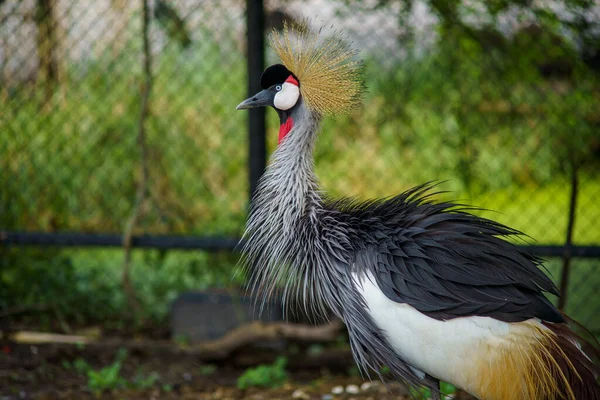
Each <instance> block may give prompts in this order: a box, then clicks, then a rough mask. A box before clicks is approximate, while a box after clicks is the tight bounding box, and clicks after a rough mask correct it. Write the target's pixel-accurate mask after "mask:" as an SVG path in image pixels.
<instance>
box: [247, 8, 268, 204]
mask: <svg viewBox="0 0 600 400" xmlns="http://www.w3.org/2000/svg"><path fill="white" fill-rule="evenodd" d="M264 28H265V18H264V7H263V0H246V29H247V44H248V45H247V51H248V58H247V59H248V61H247V62H248V64H247V68H248V96H252V95H253V94H255V93H257V92H258V91H260V89H261V87H260V76H261V74H262V72H263V70H264V67H265V60H264V58H265V57H264V53H265V40H264V32H265V29H264ZM248 133H249V139H250V140H249V154H248V167H249V170H250V171H249V172H250V188H249V189H250V193H249V195H250V199H252V196H253V194H254V191H255V190H256V187H257V185H258V180H259V179H260V177H261V176H262V174H263V172H264V170H265V166H266V164H267V156H266V147H267V146H266V135H265V109H264V108H254V109H251V110H250V115H249V119H248Z"/></svg>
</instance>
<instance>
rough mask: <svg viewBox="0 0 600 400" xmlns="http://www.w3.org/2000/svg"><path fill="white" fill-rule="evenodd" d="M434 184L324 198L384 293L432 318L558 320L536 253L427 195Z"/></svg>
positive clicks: (549, 285) (508, 233) (510, 232)
mask: <svg viewBox="0 0 600 400" xmlns="http://www.w3.org/2000/svg"><path fill="white" fill-rule="evenodd" d="M432 187H433V185H432V184H426V185H422V186H418V187H416V188H414V189H411V190H409V191H408V192H405V193H403V194H401V195H399V196H397V197H393V198H389V199H384V200H377V201H368V202H364V203H358V202H353V201H352V200H341V201H338V202H335V203H332V204H330V207H331V211H334V210H335V211H337V212H339V213H340V214H339V215H340V218H341V219H342V220H343V222H344V223H346V224H347V226H349V227H350V229H351V234H352V236H353V243H354V244H355V250H356V251H357V252H358V253H361V255H360V257H358V258H359V259H360V260H369V261H367V262H366V263H365V264H367V265H358V266H357V268H367V269H369V270H370V271H371V272H372V273H373V275H374V277H375V279H376V281H377V284H378V285H379V287H380V288H381V290H382V291H383V293H385V295H386V296H387V297H388V298H390V299H392V300H394V301H396V302H399V303H407V304H410V305H411V306H413V307H415V308H416V309H417V310H419V311H420V312H422V313H424V314H426V315H428V316H430V317H432V318H436V319H440V320H444V319H452V318H457V317H463V316H473V315H477V316H489V317H493V318H496V319H499V320H502V321H506V322H518V321H523V320H526V319H529V318H532V317H536V318H540V319H542V320H545V321H550V322H563V321H564V320H563V317H562V316H561V314H560V313H559V312H558V310H556V308H555V307H554V306H553V305H552V304H551V303H550V302H549V301H548V300H547V299H546V297H545V296H544V292H548V293H552V294H558V291H557V289H556V286H555V285H554V284H553V283H552V281H551V280H550V279H549V278H548V277H547V276H546V275H545V274H544V272H543V271H542V270H541V269H540V267H541V262H540V260H539V259H537V258H535V257H533V256H531V255H529V254H527V253H526V252H524V251H522V250H520V249H519V248H518V247H517V246H515V245H514V244H512V243H509V242H507V241H506V240H504V238H505V237H507V236H511V235H518V234H520V233H519V232H518V231H515V230H513V229H510V228H508V227H505V226H503V225H501V224H498V223H496V222H494V221H491V220H488V219H485V218H480V217H477V216H474V215H472V214H470V213H468V212H467V211H468V210H470V209H467V208H464V207H463V208H460V207H461V206H459V205H456V204H453V203H435V202H432V201H431V196H432V195H433V194H435V193H432V192H431V191H430V189H431V188H432Z"/></svg>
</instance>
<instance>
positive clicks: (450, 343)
mask: <svg viewBox="0 0 600 400" xmlns="http://www.w3.org/2000/svg"><path fill="white" fill-rule="evenodd" d="M354 282H355V285H356V288H357V290H358V291H359V292H360V293H361V295H362V296H363V298H364V300H365V302H366V304H367V308H368V312H369V314H370V315H371V318H373V320H374V322H375V324H377V326H378V327H379V328H380V329H381V330H382V331H383V333H384V335H385V336H386V338H387V340H388V341H389V343H390V345H391V346H392V347H393V348H394V350H395V351H396V352H397V353H398V354H399V355H400V356H401V357H402V358H403V359H404V360H405V361H406V362H408V363H409V364H411V365H412V366H413V367H414V368H417V369H419V370H421V371H424V372H426V373H428V374H429V375H431V376H434V377H436V378H438V379H441V380H445V381H448V382H452V383H454V384H455V385H457V386H459V387H462V388H464V389H466V390H469V389H473V385H474V384H475V382H474V379H473V378H474V375H476V374H477V371H471V369H472V368H470V367H471V366H472V365H473V360H477V359H480V358H481V359H493V358H494V356H495V355H496V353H497V352H498V351H499V349H501V348H505V347H509V345H510V343H511V341H512V340H513V339H514V336H515V335H517V334H518V331H520V327H519V325H520V324H510V323H507V322H502V321H498V320H495V319H493V318H489V317H461V318H454V319H451V320H446V321H440V320H437V319H434V318H431V317H428V316H426V315H424V314H422V313H420V312H419V311H417V310H416V309H415V308H413V307H411V306H410V305H408V304H401V303H396V302H394V301H392V300H390V299H389V298H387V296H386V295H385V294H384V293H383V292H382V291H381V290H380V289H379V287H378V286H377V284H376V282H375V279H374V278H373V277H372V276H370V275H360V276H359V275H357V274H354Z"/></svg>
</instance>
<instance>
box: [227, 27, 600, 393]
mask: <svg viewBox="0 0 600 400" xmlns="http://www.w3.org/2000/svg"><path fill="white" fill-rule="evenodd" d="M294 33H295V34H298V35H300V36H302V35H305V36H306V37H305V38H301V39H300V41H298V42H296V41H295V40H296V39H294V38H293V37H292V36H291V35H292V34H294ZM288 35H290V36H288ZM313 39H314V40H313ZM316 39H317V37H315V36H311V34H310V33H309V32H308V31H307V28H306V27H303V28H301V29H299V30H298V31H296V32H291V33H290V32H287V33H286V36H284V37H279V38H275V40H274V41H275V45H276V49H279V51H278V53H279V54H280V57H282V59H284V63H285V61H287V63H286V66H285V67H284V66H283V65H276V66H273V67H270V68H269V69H268V70H267V71H266V72H265V74H264V75H263V82H262V84H263V87H264V89H265V90H264V91H263V92H261V93H259V94H257V95H256V96H255V97H253V98H250V99H248V100H247V101H245V102H243V103H242V104H241V105H240V106H239V108H249V107H252V106H257V105H258V106H260V105H263V106H264V105H271V106H274V108H275V109H276V110H277V111H278V114H279V116H280V120H281V128H280V143H279V146H278V148H277V149H276V151H275V152H274V154H273V156H272V157H271V163H270V165H269V167H268V168H267V170H266V172H265V174H264V176H263V177H262V179H261V181H260V184H259V187H258V189H257V192H256V194H255V197H254V199H253V202H252V207H251V213H250V216H249V219H248V223H247V229H246V238H247V242H246V246H245V248H244V261H245V263H246V265H248V266H249V267H251V271H252V274H253V276H252V283H251V288H252V289H253V290H254V291H255V292H256V293H258V294H261V295H262V296H263V298H265V299H266V298H268V297H269V296H272V295H274V294H275V293H276V292H277V289H278V288H280V287H282V288H283V297H284V302H286V303H287V302H288V300H290V299H299V300H300V302H301V304H302V305H303V306H304V308H305V309H306V311H307V312H308V313H309V314H313V315H314V314H325V313H326V312H327V311H329V310H330V311H332V312H333V313H334V314H336V315H337V316H338V317H340V318H341V319H342V320H343V321H344V322H345V324H346V326H347V328H348V332H349V338H350V343H351V346H352V350H353V354H354V356H355V360H356V362H357V364H358V365H359V366H360V367H361V368H362V370H363V371H365V372H367V373H368V372H369V370H374V371H378V370H379V369H380V368H381V367H382V366H384V365H385V366H388V367H389V368H390V369H391V371H392V372H393V373H394V374H395V375H396V377H397V378H398V379H401V380H403V381H405V382H408V383H410V384H415V385H425V386H429V387H430V388H432V389H433V391H434V393H435V391H437V389H438V387H437V384H438V382H439V381H438V380H440V379H441V380H446V381H448V382H451V383H453V384H455V385H457V386H459V387H461V388H463V389H465V390H467V391H468V392H470V393H472V394H474V395H476V396H478V397H479V398H481V399H489V400H511V399H515V400H516V399H531V400H533V399H555V398H556V399H559V398H561V396H562V397H563V398H566V399H577V400H583V399H585V400H592V399H600V387H599V386H598V383H597V381H596V379H597V374H598V371H597V369H596V368H595V367H594V365H593V364H592V362H591V361H590V359H589V358H587V356H586V355H585V354H584V353H583V352H582V351H581V350H580V347H579V344H578V343H577V339H576V336H575V335H574V334H573V333H572V332H571V331H570V330H568V329H567V328H566V325H565V321H564V318H563V316H562V315H561V313H560V312H559V311H558V310H556V308H555V307H554V306H553V305H552V304H551V303H550V302H549V301H548V300H547V299H546V297H545V296H544V293H545V292H548V293H553V294H557V290H556V288H555V286H554V284H553V283H552V282H551V281H550V280H549V279H548V277H547V276H546V275H545V274H544V273H543V272H542V271H541V270H540V268H539V267H540V265H539V261H538V260H537V259H536V258H534V257H532V256H529V255H528V254H526V253H524V252H522V251H521V250H519V249H518V248H517V247H516V246H514V245H512V244H510V243H509V242H507V241H506V240H504V237H506V236H509V235H513V234H516V233H517V232H515V231H514V230H511V229H509V228H507V227H504V226H502V225H500V224H497V223H495V222H493V221H490V220H487V219H483V218H480V217H476V216H474V215H472V214H469V213H468V210H466V209H464V208H460V207H458V206H456V205H454V204H451V203H439V202H438V203H436V202H434V201H433V200H432V199H431V194H430V193H431V191H430V189H431V188H432V186H433V185H423V186H420V187H417V188H414V189H412V190H409V191H407V192H405V193H403V194H401V195H398V196H396V197H392V198H388V199H383V200H376V201H367V202H359V201H355V200H351V199H343V200H337V201H331V200H328V199H327V198H326V197H325V196H324V195H323V194H322V193H321V192H320V190H319V186H318V183H317V182H318V181H317V178H316V176H315V174H314V171H313V149H314V146H315V140H316V137H317V134H318V130H319V124H320V120H321V115H322V114H323V112H328V111H332V110H335V109H336V108H340V107H341V106H343V105H344V103H343V102H344V101H345V102H347V103H352V102H353V101H355V99H356V96H355V94H356V93H350V94H348V91H351V90H352V86H351V82H350V83H349V82H348V79H349V78H350V80H352V79H354V78H355V77H356V76H355V75H353V73H354V72H353V70H344V68H343V67H342V68H340V67H339V66H338V65H339V62H340V61H343V58H344V57H343V56H344V55H346V56H347V55H348V54H349V53H347V51H346V50H344V49H345V48H341V47H336V45H337V46H340V45H339V44H338V43H337V42H336V41H335V40H334V41H329V42H326V43H329V45H326V46H321V47H318V45H317V44H316V43H317V41H316ZM298 46H299V49H298ZM303 46H304V47H303ZM311 46H313V47H311ZM294 49H298V51H299V52H300V54H301V55H302V54H303V55H304V56H305V57H306V58H308V59H309V61H306V60H303V59H302V57H297V56H296V55H295V54H294ZM340 49H342V50H340ZM328 52H332V53H333V54H332V55H328ZM311 57H312V58H311ZM323 58H325V60H323ZM340 59H341V60H340ZM333 61H335V63H334V62H333ZM319 63H321V64H319ZM290 64H291V65H290ZM315 66H316V67H319V66H324V68H325V69H327V68H329V69H330V70H331V71H325V72H331V73H335V74H339V75H341V76H342V78H340V79H341V81H340V82H341V84H342V86H343V85H346V86H345V87H344V90H345V91H346V92H344V93H342V95H340V93H336V92H335V90H336V89H335V87H330V88H328V90H321V89H320V88H319V85H318V82H314V81H315V74H314V71H313V73H312V74H311V70H310V68H315ZM288 67H289V68H288ZM354 67H355V66H354V65H352V64H350V66H349V67H347V68H354ZM294 69H296V70H294ZM300 70H301V71H300ZM291 71H293V73H292V72H291ZM296 71H300V72H296ZM307 71H308V72H307ZM321 77H323V78H327V77H331V75H327V74H326V73H325V74H321ZM344 79H345V80H344ZM304 82H307V83H306V87H304V91H303V85H304ZM298 87H299V88H300V90H299V91H298ZM348 87H350V89H348ZM357 90H358V89H357ZM327 94H330V96H332V98H333V99H334V100H335V101H338V100H339V99H342V100H340V101H339V102H338V103H339V104H340V106H338V105H337V103H335V101H334V102H333V103H329V104H328V103H327V101H326V100H325V99H324V98H325V97H326V96H327ZM320 96H321V97H323V98H321V97H320ZM344 96H345V97H344ZM290 104H291V105H290ZM278 105H280V107H281V108H279V107H278ZM288 106H289V107H288Z"/></svg>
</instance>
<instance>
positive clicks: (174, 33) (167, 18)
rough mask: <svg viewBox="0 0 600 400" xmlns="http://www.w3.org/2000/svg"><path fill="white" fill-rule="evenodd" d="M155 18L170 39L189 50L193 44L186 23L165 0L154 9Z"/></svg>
mask: <svg viewBox="0 0 600 400" xmlns="http://www.w3.org/2000/svg"><path fill="white" fill-rule="evenodd" d="M154 18H156V20H157V21H158V24H159V25H160V27H161V28H162V29H163V30H164V31H165V33H166V35H167V36H168V37H169V39H171V40H173V41H175V42H177V43H179V44H180V45H181V46H182V47H183V48H187V47H188V46H189V45H190V44H192V39H191V37H190V33H189V32H188V30H187V28H186V26H185V21H184V20H183V18H181V17H180V16H179V14H178V13H177V10H175V8H174V7H173V6H171V5H170V4H168V3H167V2H165V1H163V0H157V2H156V4H155V8H154Z"/></svg>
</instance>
